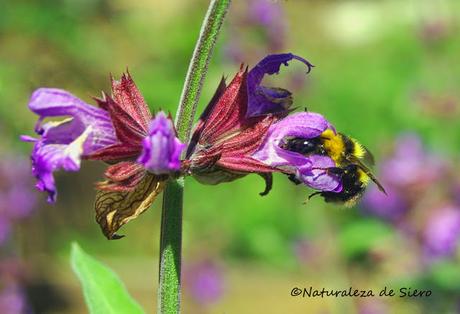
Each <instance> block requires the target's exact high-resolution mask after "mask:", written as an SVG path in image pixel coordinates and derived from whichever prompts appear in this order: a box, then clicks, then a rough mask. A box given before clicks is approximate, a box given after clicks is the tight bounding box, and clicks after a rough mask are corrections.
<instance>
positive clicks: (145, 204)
mask: <svg viewBox="0 0 460 314" xmlns="http://www.w3.org/2000/svg"><path fill="white" fill-rule="evenodd" d="M165 183H166V181H165V179H164V177H159V176H155V175H153V174H150V173H148V174H146V175H145V176H144V179H143V180H142V181H141V182H140V183H139V184H138V185H137V187H136V188H135V189H134V190H132V191H129V192H113V191H101V190H99V191H97V194H96V203H95V209H96V221H97V222H98V223H99V225H100V226H101V229H102V232H103V233H104V235H105V236H106V237H107V238H108V239H109V240H112V239H119V238H121V237H123V236H120V235H117V234H116V233H115V232H117V231H118V229H120V228H121V226H123V225H124V224H126V223H127V222H128V221H130V220H131V219H134V218H136V217H137V216H139V215H140V214H142V213H143V212H144V211H146V210H147V209H148V208H149V207H150V205H152V203H153V201H154V200H155V198H156V197H157V196H158V194H160V193H161V192H162V191H163V189H164V187H165Z"/></svg>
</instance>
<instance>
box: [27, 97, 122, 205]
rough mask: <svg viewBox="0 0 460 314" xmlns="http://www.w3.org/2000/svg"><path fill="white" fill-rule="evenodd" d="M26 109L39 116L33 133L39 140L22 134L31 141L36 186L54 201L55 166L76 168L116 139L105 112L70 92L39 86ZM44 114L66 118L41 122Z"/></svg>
mask: <svg viewBox="0 0 460 314" xmlns="http://www.w3.org/2000/svg"><path fill="white" fill-rule="evenodd" d="M29 108H30V110H31V111H33V112H34V113H36V114H37V115H39V116H40V117H39V120H38V122H37V125H36V127H35V132H36V133H37V134H39V135H41V138H39V139H35V140H34V139H33V138H31V137H29V136H22V137H21V139H22V140H23V141H28V142H30V141H35V146H34V149H33V152H32V156H31V159H32V172H33V174H34V175H35V176H36V177H37V180H38V182H37V188H38V189H39V190H41V191H46V192H48V194H49V197H48V201H49V202H54V201H55V200H56V187H55V183H54V177H53V172H54V171H56V170H58V169H64V170H66V171H78V170H79V169H80V162H81V159H82V157H84V156H86V155H88V154H91V153H93V152H95V151H97V150H98V149H101V148H104V147H106V146H109V145H112V144H114V143H115V142H116V141H117V140H116V137H115V132H114V130H113V126H112V123H111V121H110V118H109V115H108V113H107V112H106V111H104V110H102V109H99V108H96V107H93V106H90V105H88V104H86V103H85V102H83V101H82V100H80V99H78V98H77V97H75V96H73V95H72V94H70V93H68V92H66V91H64V90H60V89H53V88H40V89H38V90H36V91H35V92H34V93H33V94H32V97H31V99H30V102H29ZM48 117H67V118H66V119H64V120H61V121H58V122H54V121H52V122H47V123H45V124H43V125H42V121H43V120H44V119H45V118H48Z"/></svg>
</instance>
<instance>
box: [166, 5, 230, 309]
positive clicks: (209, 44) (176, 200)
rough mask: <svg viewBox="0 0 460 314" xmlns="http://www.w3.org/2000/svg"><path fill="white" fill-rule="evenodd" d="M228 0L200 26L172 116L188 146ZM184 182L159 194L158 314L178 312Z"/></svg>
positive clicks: (171, 184) (172, 182)
mask: <svg viewBox="0 0 460 314" xmlns="http://www.w3.org/2000/svg"><path fill="white" fill-rule="evenodd" d="M229 4H230V0H211V2H210V4H209V8H208V11H207V13H206V17H205V19H204V21H203V25H202V26H201V31H200V36H199V38H198V41H197V43H196V46H195V50H194V52H193V56H192V59H191V61H190V66H189V69H188V72H187V76H186V79H185V84H184V88H183V90H182V95H181V99H180V102H179V107H178V111H177V115H176V121H175V124H176V129H177V134H178V137H179V139H180V140H181V141H182V142H183V143H188V141H189V139H190V132H191V129H192V125H193V120H194V116H195V112H196V106H197V104H198V99H199V97H200V93H201V88H202V86H203V81H204V78H205V75H206V72H207V69H208V64H209V60H210V58H211V54H212V51H213V48H214V45H215V43H216V40H217V37H218V35H219V32H220V28H221V26H222V23H223V21H224V18H225V14H226V12H227V9H228V6H229ZM183 194H184V180H183V178H181V179H178V180H170V181H169V182H168V184H167V186H166V189H165V191H164V194H163V210H162V216H161V235H160V275H159V289H158V313H167V314H170V313H179V312H180V284H181V278H180V273H181V246H182V208H183Z"/></svg>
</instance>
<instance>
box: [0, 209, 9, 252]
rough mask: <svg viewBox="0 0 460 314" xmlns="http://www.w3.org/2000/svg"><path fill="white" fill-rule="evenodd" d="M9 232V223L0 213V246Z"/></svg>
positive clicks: (6, 238)
mask: <svg viewBox="0 0 460 314" xmlns="http://www.w3.org/2000/svg"><path fill="white" fill-rule="evenodd" d="M10 232H11V221H10V220H9V219H8V217H6V216H5V215H4V214H3V213H1V212H0V245H2V244H3V243H4V242H5V241H6V240H8V237H9V236H10Z"/></svg>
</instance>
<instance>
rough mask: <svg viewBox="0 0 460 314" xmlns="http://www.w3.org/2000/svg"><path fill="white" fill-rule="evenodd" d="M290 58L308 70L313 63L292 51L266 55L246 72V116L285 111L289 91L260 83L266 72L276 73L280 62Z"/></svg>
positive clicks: (289, 96) (287, 107) (287, 105)
mask: <svg viewBox="0 0 460 314" xmlns="http://www.w3.org/2000/svg"><path fill="white" fill-rule="evenodd" d="M292 59H296V60H299V61H301V62H303V63H304V64H305V65H306V66H307V67H308V70H307V73H309V72H310V70H311V68H312V67H313V65H312V64H311V63H310V62H308V61H307V60H305V59H304V58H302V57H299V56H296V55H294V54H292V53H282V54H274V55H268V56H266V57H265V58H263V59H262V60H261V61H260V62H259V63H258V64H257V65H256V66H255V67H254V68H252V69H251V70H250V71H249V73H248V78H247V86H248V109H247V112H246V116H247V117H255V116H259V115H264V114H267V113H280V112H286V111H287V110H288V109H289V107H290V106H291V104H292V97H291V93H290V92H289V91H288V90H286V89H283V88H272V87H266V86H263V85H261V83H262V80H263V78H264V76H265V75H266V74H268V75H272V74H275V73H278V72H279V70H280V67H281V64H284V65H285V66H287V65H288V61H291V60H292Z"/></svg>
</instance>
